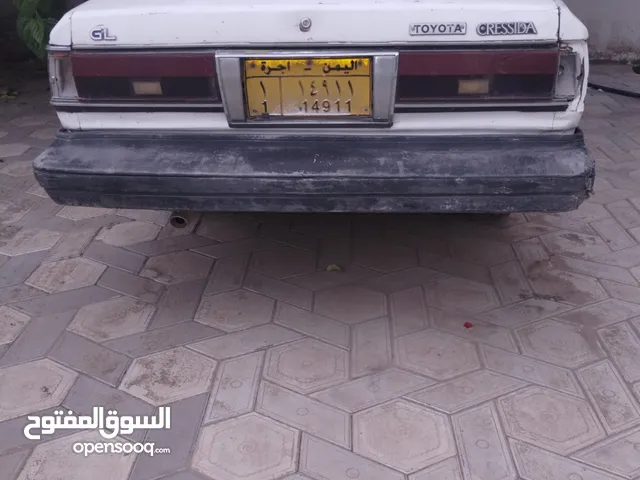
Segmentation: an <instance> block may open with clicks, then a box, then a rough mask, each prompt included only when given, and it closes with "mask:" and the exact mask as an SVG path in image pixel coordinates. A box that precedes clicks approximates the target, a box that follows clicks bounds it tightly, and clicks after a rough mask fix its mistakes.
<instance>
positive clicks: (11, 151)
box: [0, 143, 29, 158]
mask: <svg viewBox="0 0 640 480" xmlns="http://www.w3.org/2000/svg"><path fill="white" fill-rule="evenodd" d="M27 150H29V145H27V144H26V143H5V144H0V158H2V157H15V156H17V155H22V154H23V153H24V152H26V151H27Z"/></svg>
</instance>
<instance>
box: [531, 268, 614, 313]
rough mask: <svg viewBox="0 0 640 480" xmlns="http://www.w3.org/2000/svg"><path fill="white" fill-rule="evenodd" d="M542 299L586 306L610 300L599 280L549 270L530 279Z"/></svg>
mask: <svg viewBox="0 0 640 480" xmlns="http://www.w3.org/2000/svg"><path fill="white" fill-rule="evenodd" d="M530 280H531V284H532V285H533V288H534V289H535V291H536V292H537V293H538V295H539V297H540V298H547V299H550V300H554V301H557V302H567V303H572V304H574V305H584V304H587V303H592V302H596V301H598V300H604V299H605V298H608V295H607V293H606V292H605V291H604V289H603V288H602V286H601V285H600V283H598V280H597V279H595V278H593V277H587V276H586V275H579V274H577V273H572V272H563V271H559V270H548V271H543V272H540V273H537V274H536V275H535V276H533V277H530Z"/></svg>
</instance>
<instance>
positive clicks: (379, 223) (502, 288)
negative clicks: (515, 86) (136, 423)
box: [0, 72, 640, 480]
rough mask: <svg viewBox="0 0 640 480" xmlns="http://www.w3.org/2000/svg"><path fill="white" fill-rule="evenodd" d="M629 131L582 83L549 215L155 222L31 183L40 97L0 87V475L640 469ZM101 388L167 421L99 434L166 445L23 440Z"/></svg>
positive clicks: (108, 401) (188, 476)
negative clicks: (563, 193) (579, 113)
mask: <svg viewBox="0 0 640 480" xmlns="http://www.w3.org/2000/svg"><path fill="white" fill-rule="evenodd" d="M605 73H606V72H605ZM20 102H24V103H22V104H21V103H20ZM5 107H6V108H5ZM639 127H640V101H637V100H633V99H628V98H622V97H615V96H611V95H608V94H604V93H598V92H593V93H591V94H590V96H589V99H588V111H587V115H586V118H585V120H584V122H583V128H584V129H585V131H586V133H587V140H588V143H589V145H590V147H591V149H592V152H593V154H594V155H595V156H596V158H597V161H598V180H597V183H596V194H595V195H594V196H593V198H591V199H590V200H589V201H588V202H587V203H585V204H584V206H583V207H582V208H581V209H579V210H578V211H575V212H571V213H567V214H561V215H541V214H527V215H520V214H518V215H511V216H510V217H508V218H502V219H500V218H487V217H482V216H382V215H380V216H368V215H357V216H356V215H340V216H338V215H335V216H331V215H320V216H317V215H315V216H312V215H299V216H279V215H205V216H204V217H202V218H201V221H200V223H199V224H198V225H197V227H195V228H194V229H190V230H178V231H176V230H173V229H172V228H171V227H167V226H166V223H167V218H168V215H167V213H166V212H149V211H132V210H110V209H87V208H75V207H64V208H63V207H61V206H58V205H55V204H54V203H52V202H51V201H50V200H49V199H48V198H46V196H45V195H44V193H43V192H42V190H41V189H40V188H39V187H38V186H37V185H36V184H35V181H34V179H33V177H32V174H31V163H30V162H31V160H32V159H33V158H34V156H36V155H37V154H38V153H39V152H40V151H42V149H43V148H45V147H46V145H47V144H48V142H49V141H50V140H51V138H52V135H53V134H54V132H55V130H56V119H55V117H54V115H53V113H52V112H51V110H50V109H49V108H48V106H47V105H46V95H45V94H44V93H43V92H42V91H41V90H38V89H33V90H32V93H31V94H29V95H27V96H25V97H21V98H20V100H18V101H16V102H13V103H11V104H3V105H2V106H1V108H0V158H1V159H2V160H1V161H0V222H1V223H0V224H1V227H0V480H15V479H16V478H18V479H20V480H27V479H28V480H58V479H64V480H86V479H91V480H103V479H109V480H125V479H130V480H153V479H160V478H162V479H164V480H197V479H200V480H206V479H214V480H235V479H245V480H266V479H287V480H293V479H296V480H305V479H306V480H308V479H323V480H334V479H335V480H342V479H345V480H346V479H361V480H362V479H365V480H393V479H405V480H406V479H410V480H426V479H428V480H445V479H446V480H461V479H465V480H471V479H474V480H503V479H522V480H561V479H562V480H605V479H607V480H613V479H617V480H622V479H627V480H631V479H633V480H637V479H639V478H640V406H639V401H640V245H638V242H640V210H639V209H640V185H639V183H638V180H640V140H639V137H638V128H639ZM329 265H338V266H339V267H340V271H327V266H329ZM467 322H468V324H467V325H466V326H467V327H470V328H466V327H465V324H466V323H467ZM98 405H102V406H105V407H107V409H117V410H118V412H119V413H120V414H125V415H150V414H153V413H154V412H156V411H157V409H158V407H159V406H170V407H172V428H171V429H170V430H168V431H167V430H147V431H134V432H133V433H131V434H129V435H124V437H123V438H121V437H117V438H116V439H115V440H114V441H122V442H124V441H133V442H136V441H147V442H154V443H155V444H156V447H161V448H165V447H168V448H170V449H171V453H170V454H163V455H156V456H154V457H150V456H148V455H146V454H130V455H117V454H108V455H92V456H90V457H88V458H85V457H83V456H82V455H79V454H75V453H73V450H72V445H73V444H74V443H75V442H96V441H103V440H101V438H100V437H99V436H98V434H97V433H96V432H95V431H74V430H60V431H58V432H56V433H55V434H54V435H50V436H43V437H42V438H41V439H40V440H27V439H26V438H25V437H24V435H23V432H22V429H23V428H24V426H25V425H26V424H27V423H28V419H27V416H28V415H33V414H44V413H46V414H51V412H53V411H54V410H56V409H57V408H60V406H62V407H63V408H64V409H65V410H66V409H71V410H72V411H74V412H79V413H83V414H84V413H89V412H90V411H91V408H92V407H93V406H98Z"/></svg>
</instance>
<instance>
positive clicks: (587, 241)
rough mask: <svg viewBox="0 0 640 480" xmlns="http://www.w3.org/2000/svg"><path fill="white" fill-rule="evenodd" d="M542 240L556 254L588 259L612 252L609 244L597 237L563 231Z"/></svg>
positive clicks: (545, 236)
mask: <svg viewBox="0 0 640 480" xmlns="http://www.w3.org/2000/svg"><path fill="white" fill-rule="evenodd" d="M540 239H541V240H542V242H543V243H544V244H545V246H546V247H547V248H548V249H549V251H550V252H551V253H554V254H565V255H566V254H569V255H573V256H575V257H581V258H588V257H596V256H598V255H604V254H606V253H609V252H611V249H610V248H609V246H608V245H607V242H605V241H604V240H603V239H602V238H600V237H598V236H595V235H587V234H584V233H577V232H568V231H562V232H554V233H548V234H547V235H542V236H541V237H540Z"/></svg>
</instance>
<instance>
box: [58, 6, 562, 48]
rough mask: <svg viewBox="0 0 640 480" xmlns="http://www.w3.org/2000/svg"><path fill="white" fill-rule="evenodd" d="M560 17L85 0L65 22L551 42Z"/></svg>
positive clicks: (166, 32)
mask: <svg viewBox="0 0 640 480" xmlns="http://www.w3.org/2000/svg"><path fill="white" fill-rule="evenodd" d="M303 19H309V20H310V21H311V26H310V28H309V29H308V30H307V31H303V30H304V29H303V28H301V21H302V20H303ZM559 21H560V18H559V9H558V5H557V4H556V3H555V2H554V1H553V0H235V1H234V2H229V1H228V0H184V1H179V2H178V1H175V0H174V1H171V0H136V1H135V2H134V1H131V0H90V1H89V2H87V3H85V4H83V5H81V6H79V7H77V8H76V9H75V10H73V11H72V12H71V21H70V23H71V43H72V45H73V46H74V47H76V48H83V47H107V48H114V47H116V48H119V47H121V48H147V47H155V48H157V47H220V46H242V47H251V46H255V47H265V46H278V47H284V46H296V47H300V46H305V45H308V46H312V45H313V46H321V45H333V46H339V45H345V46H353V45H360V46H364V45H380V44H386V45H389V44H396V45H397V44H412V43H413V44H422V45H425V44H427V45H428V44H431V43H435V44H438V43H451V44H463V45H464V44H469V43H498V42H502V43H522V42H555V41H557V40H558V31H559ZM463 24H465V27H466V32H462V25H463ZM532 27H533V28H532Z"/></svg>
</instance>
